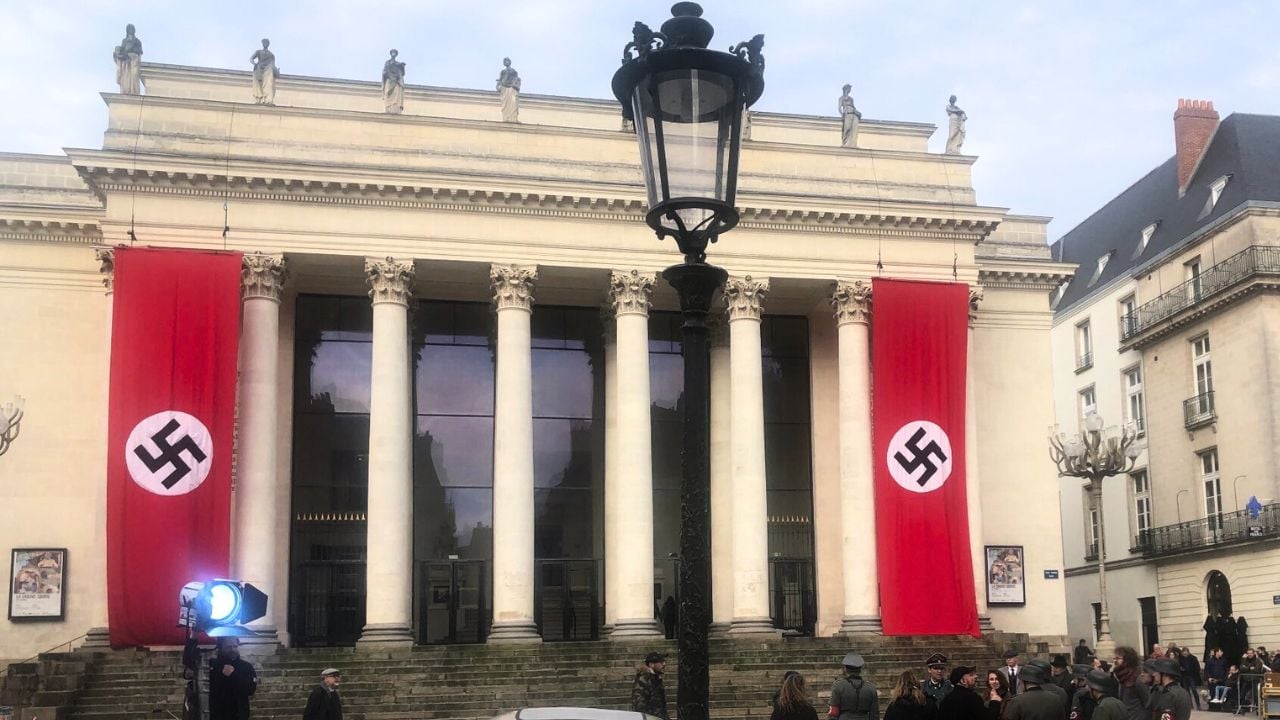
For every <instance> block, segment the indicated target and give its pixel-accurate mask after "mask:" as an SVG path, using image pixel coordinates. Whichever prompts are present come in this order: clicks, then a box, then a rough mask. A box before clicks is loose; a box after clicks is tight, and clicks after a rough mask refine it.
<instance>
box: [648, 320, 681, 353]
mask: <svg viewBox="0 0 1280 720" xmlns="http://www.w3.org/2000/svg"><path fill="white" fill-rule="evenodd" d="M681 322H682V320H681V318H680V313H673V312H651V313H649V352H651V353H679V352H680V324H681Z"/></svg>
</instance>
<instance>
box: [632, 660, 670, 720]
mask: <svg viewBox="0 0 1280 720" xmlns="http://www.w3.org/2000/svg"><path fill="white" fill-rule="evenodd" d="M666 669H667V656H666V655H663V654H662V653H656V652H652V653H649V654H648V655H646V656H645V658H644V665H641V666H640V669H639V670H636V681H635V684H634V685H632V686H631V709H632V710H635V711H636V712H642V713H648V714H650V715H652V716H654V717H659V718H662V720H667V691H666V690H665V689H664V688H663V687H662V671H664V670H666Z"/></svg>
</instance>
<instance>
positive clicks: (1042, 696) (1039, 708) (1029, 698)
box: [1004, 665, 1067, 720]
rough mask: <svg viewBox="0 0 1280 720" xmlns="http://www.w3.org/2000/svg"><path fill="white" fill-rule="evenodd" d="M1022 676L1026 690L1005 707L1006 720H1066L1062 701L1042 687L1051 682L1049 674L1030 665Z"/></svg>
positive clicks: (1023, 670)
mask: <svg viewBox="0 0 1280 720" xmlns="http://www.w3.org/2000/svg"><path fill="white" fill-rule="evenodd" d="M1020 675H1021V677H1022V686H1023V687H1024V688H1025V689H1024V690H1023V691H1022V692H1020V693H1018V696H1017V697H1015V698H1013V699H1012V700H1010V701H1009V704H1008V706H1006V707H1005V709H1004V717H1005V720H1066V717H1067V711H1066V709H1065V708H1064V707H1063V705H1062V700H1061V699H1059V698H1058V696H1057V695H1054V694H1052V693H1050V692H1048V691H1047V690H1045V688H1044V687H1042V686H1044V685H1045V684H1047V683H1048V682H1049V675H1048V673H1046V672H1045V671H1044V670H1042V669H1040V668H1039V667H1037V666H1035V665H1028V666H1026V667H1025V668H1023V669H1022V672H1021V673H1020ZM1055 687H1056V686H1055Z"/></svg>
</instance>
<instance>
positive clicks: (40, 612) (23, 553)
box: [9, 549, 67, 620]
mask: <svg viewBox="0 0 1280 720" xmlns="http://www.w3.org/2000/svg"><path fill="white" fill-rule="evenodd" d="M9 567H10V575H9V579H10V585H9V619H10V620H24V619H28V620H35V619H40V620H59V619H61V618H62V611H63V607H64V605H63V597H64V594H63V583H64V582H65V581H66V571H67V551H66V550H65V549H60V550H32V549H17V550H14V551H13V556H12V558H11V562H10V566H9Z"/></svg>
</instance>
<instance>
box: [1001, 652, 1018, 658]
mask: <svg viewBox="0 0 1280 720" xmlns="http://www.w3.org/2000/svg"><path fill="white" fill-rule="evenodd" d="M1016 657H1018V651H1017V650H1006V651H1005V652H1004V659H1005V660H1008V659H1009V658H1016Z"/></svg>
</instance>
